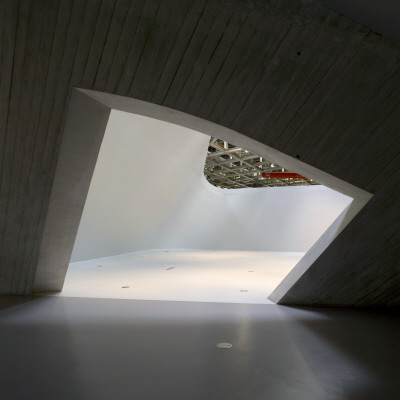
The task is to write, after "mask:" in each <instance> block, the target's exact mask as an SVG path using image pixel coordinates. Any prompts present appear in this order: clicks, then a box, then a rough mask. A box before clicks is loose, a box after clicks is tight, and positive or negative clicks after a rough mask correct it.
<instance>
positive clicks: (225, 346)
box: [217, 343, 232, 349]
mask: <svg viewBox="0 0 400 400" xmlns="http://www.w3.org/2000/svg"><path fill="white" fill-rule="evenodd" d="M217 347H218V348H219V349H231V348H232V345H231V344H230V343H218V344H217Z"/></svg>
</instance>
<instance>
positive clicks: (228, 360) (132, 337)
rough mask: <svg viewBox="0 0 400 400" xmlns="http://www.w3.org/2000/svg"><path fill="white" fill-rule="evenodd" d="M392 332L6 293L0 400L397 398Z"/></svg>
mask: <svg viewBox="0 0 400 400" xmlns="http://www.w3.org/2000/svg"><path fill="white" fill-rule="evenodd" d="M399 328H400V325H399V319H398V318H395V317H394V315H387V314H386V315H385V314H378V313H374V312H372V311H370V312H366V311H361V310H358V311H356V310H346V309H341V310H338V309H324V308H319V309H314V310H310V309H308V310H307V309H300V308H297V309H296V308H289V307H283V306H277V305H256V304H222V303H189V302H160V301H136V300H111V299H79V298H67V297H44V298H40V297H39V298H21V297H19V298H18V297H16V296H14V297H8V298H7V297H5V296H3V297H0V342H1V343H2V347H1V357H0V387H1V398H2V399H4V400H27V399H32V400H39V399H40V400H41V399H58V400H110V399H115V400H132V399H135V400H136V399H138V400H160V399H165V400H188V399H190V400H205V399H206V400H244V399H246V400H381V399H382V400H398V398H399V396H398V395H399V392H400V375H399V374H400V369H399V368H398V366H399V363H398V354H399V351H400V348H399V340H398V338H399V333H400V332H399ZM218 343H230V344H232V348H231V349H220V348H218V347H217V344H218Z"/></svg>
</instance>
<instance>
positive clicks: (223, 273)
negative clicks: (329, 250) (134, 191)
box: [60, 249, 304, 304]
mask: <svg viewBox="0 0 400 400" xmlns="http://www.w3.org/2000/svg"><path fill="white" fill-rule="evenodd" d="M303 255H304V253H289V252H253V251H250V252H246V251H209V250H176V249H170V250H152V251H145V252H136V253H130V254H122V255H118V256H113V257H106V258H98V259H94V260H88V261H81V262H75V263H72V264H70V265H69V269H68V273H67V277H66V280H65V285H64V289H63V291H62V292H61V294H60V295H61V296H66V297H92V298H114V299H140V300H171V301H199V302H221V303H253V304H271V303H272V302H271V301H270V300H268V296H269V294H270V293H271V292H272V291H273V290H274V289H275V288H276V286H277V285H278V284H279V283H280V282H281V281H282V279H283V278H284V277H285V276H286V275H287V274H288V273H289V271H290V270H291V269H292V268H293V267H294V266H295V265H296V264H297V262H298V261H299V260H300V258H301V257H302V256H303Z"/></svg>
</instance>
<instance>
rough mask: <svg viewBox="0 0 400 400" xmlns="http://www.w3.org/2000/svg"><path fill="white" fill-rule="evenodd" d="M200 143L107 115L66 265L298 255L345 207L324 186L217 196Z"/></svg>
mask: <svg viewBox="0 0 400 400" xmlns="http://www.w3.org/2000/svg"><path fill="white" fill-rule="evenodd" d="M208 141H209V137H208V136H206V135H204V134H201V133H199V132H196V131H193V130H190V129H187V128H183V127H180V126H176V125H173V124H169V123H166V122H162V121H158V120H155V119H151V118H147V117H142V116H138V115H133V114H128V113H124V112H120V111H112V113H111V116H110V120H109V123H108V126H107V130H106V133H105V136H104V140H103V143H102V147H101V150H100V154H99V158H98V160H97V165H96V169H95V172H94V175H93V179H92V182H91V185H90V189H89V193H88V197H87V201H86V204H85V209H84V212H83V215H82V219H81V223H80V226H79V231H78V235H77V238H76V242H75V247H74V251H73V254H72V258H71V262H73V261H80V260H86V259H92V258H98V257H104V256H110V255H115V254H121V253H128V252H133V251H138V250H147V249H159V248H191V249H217V250H218V249H221V250H222V249H223V250H262V251H303V252H304V251H307V250H308V249H309V248H310V247H311V246H312V244H313V243H314V242H315V241H316V240H317V239H318V238H319V237H320V236H321V234H322V233H323V232H324V231H325V230H326V229H327V228H328V226H329V225H330V224H331V223H332V222H333V221H334V220H335V218H336V217H337V216H338V215H339V214H340V212H341V211H342V210H343V209H344V208H345V207H346V206H347V205H348V204H349V203H350V201H351V198H349V197H347V196H344V195H342V194H340V193H338V192H335V191H333V190H331V189H328V188H326V187H324V186H305V187H281V188H279V187H278V188H257V189H233V190H226V189H219V188H216V187H214V186H212V185H210V184H209V183H208V182H207V180H206V179H205V178H204V175H203V168H204V160H205V156H206V151H207V147H208Z"/></svg>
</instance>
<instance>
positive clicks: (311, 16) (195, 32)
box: [0, 0, 400, 306]
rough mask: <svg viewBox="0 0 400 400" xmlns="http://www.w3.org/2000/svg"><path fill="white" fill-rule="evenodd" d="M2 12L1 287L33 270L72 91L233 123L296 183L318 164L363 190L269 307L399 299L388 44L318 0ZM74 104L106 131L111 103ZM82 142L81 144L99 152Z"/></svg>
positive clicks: (38, 6)
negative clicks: (290, 171) (294, 163)
mask: <svg viewBox="0 0 400 400" xmlns="http://www.w3.org/2000/svg"><path fill="white" fill-rule="evenodd" d="M0 7H1V12H0V19H1V21H0V22H1V23H0V26H1V27H2V35H1V52H2V64H1V77H2V79H1V91H0V92H1V100H0V106H1V109H0V115H1V134H2V141H1V144H2V147H1V156H2V164H1V165H2V172H1V173H2V176H1V197H0V201H1V204H0V210H1V221H0V227H1V252H0V254H1V260H0V261H1V263H0V268H1V269H0V292H1V293H14V294H30V293H31V292H32V290H33V287H34V282H35V276H36V282H38V279H39V277H40V271H37V265H38V261H39V255H40V249H41V248H42V249H43V246H44V240H46V239H45V238H46V236H45V235H43V233H44V228H45V224H46V220H49V218H50V216H51V212H52V211H51V209H49V208H48V205H49V200H50V194H51V192H52V190H53V192H54V185H53V178H54V174H55V171H56V164H57V162H58V156H59V154H60V153H59V149H60V143H61V137H62V133H63V132H64V128H65V129H67V128H68V127H67V126H65V123H66V121H67V107H66V105H67V104H68V101H70V104H71V107H72V108H74V107H75V110H72V109H71V108H70V111H68V112H72V111H74V112H77V111H79V104H78V103H79V101H78V102H76V101H75V100H76V98H75V100H74V99H72V97H76V96H78V97H79V96H85V97H87V96H86V95H83V94H82V93H81V94H80V95H77V94H73V88H75V87H79V88H83V89H86V90H95V91H100V92H107V93H112V94H115V95H119V96H124V97H132V98H136V99H139V100H143V101H146V102H151V103H154V104H157V105H162V106H165V107H168V109H165V110H166V111H165V113H166V118H165V119H166V120H168V118H172V116H173V115H174V111H173V110H178V111H182V112H184V113H187V114H190V115H192V116H196V117H199V118H200V119H202V120H206V121H211V122H212V123H215V124H218V125H219V126H222V127H226V128H227V132H230V131H231V130H232V131H234V132H240V133H241V134H242V135H243V141H244V142H246V144H248V146H247V147H248V148H249V150H252V148H251V143H253V140H254V141H255V142H256V143H263V144H265V145H266V146H270V148H274V149H277V151H278V152H279V154H283V155H287V157H289V158H288V159H287V160H286V159H285V160H284V161H288V162H290V160H298V161H300V162H302V163H304V164H302V165H303V167H302V168H296V170H297V171H298V172H303V173H304V174H306V176H307V172H308V168H315V169H318V170H320V171H325V173H326V174H328V175H329V176H332V177H337V178H339V179H340V180H342V181H345V182H348V183H349V184H351V185H352V186H355V187H358V188H361V189H362V190H363V191H366V192H369V193H372V194H373V195H374V196H373V198H372V199H371V200H370V201H369V202H368V204H367V205H366V206H365V207H364V208H363V210H362V211H361V212H360V213H359V214H358V215H357V216H356V217H355V218H354V219H353V220H352V221H351V222H350V223H349V224H348V225H347V227H346V228H345V229H344V230H343V231H342V232H341V234H340V235H338V236H337V237H336V238H335V240H334V241H333V242H332V244H331V245H330V246H329V247H328V248H327V250H326V251H325V252H323V253H322V254H321V255H319V256H315V259H314V260H313V261H312V263H311V264H312V265H311V267H310V268H309V269H308V270H307V271H305V272H304V273H303V274H302V275H301V277H299V279H296V281H295V282H292V284H291V286H290V290H287V291H285V292H284V293H281V294H280V295H279V299H277V300H278V301H279V302H280V303H283V304H299V305H300V304H302V305H310V304H330V305H357V306H368V305H389V304H399V302H400V297H399V293H400V290H399V289H400V271H399V262H398V260H399V241H398V221H399V212H400V210H399V207H398V204H397V201H396V200H397V199H398V195H399V187H400V185H399V181H398V172H397V171H398V170H399V167H400V165H399V157H398V154H399V136H398V134H397V133H398V126H399V125H400V112H399V103H400V92H399V90H398V85H399V82H400V68H399V65H400V63H399V60H400V50H399V46H398V44H397V43H395V42H393V41H391V40H389V39H387V38H385V37H382V36H381V35H379V34H376V33H374V32H372V31H371V30H370V29H368V28H366V27H365V26H363V25H361V24H359V23H357V22H355V21H353V20H351V19H350V18H348V17H346V16H343V15H340V14H338V13H336V12H333V11H330V10H329V9H327V8H325V7H323V6H321V5H320V4H319V3H318V2H316V1H292V0H283V1H280V2H273V1H254V2H243V1H240V0H231V1H221V2H207V1H203V0H195V1H190V2H186V1H182V2H180V1H173V2H171V1H166V0H165V1H164V0H161V1H158V0H148V1H145V2H133V1H126V2H115V1H111V0H110V1H89V2H61V1H57V0H55V1H51V2H41V1H33V0H31V1H26V2H23V3H21V4H19V2H16V1H13V0H6V1H3V2H2V3H1V5H0ZM115 102H116V103H118V102H119V100H118V98H116V99H115ZM74 104H75V105H74ZM114 108H117V109H120V108H122V106H121V107H118V106H115V107H114ZM171 110H172V111H171ZM81 111H82V112H84V114H85V117H86V118H89V120H91V123H93V124H94V125H96V126H97V128H98V129H99V130H101V129H103V128H104V127H105V124H106V123H107V119H108V112H109V106H106V105H104V104H102V103H101V102H99V101H97V100H93V101H92V102H91V103H90V104H89V103H86V105H85V109H84V111H83V110H81ZM182 118H183V120H184V117H182ZM78 123H79V121H75V122H74V123H73V124H75V126H71V125H70V126H69V128H72V129H75V128H76V129H78V128H79V124H78ZM77 124H78V125H77ZM183 125H184V123H183ZM69 128H68V129H69ZM196 129H197V128H196ZM103 131H104V129H103ZM200 131H201V130H200ZM207 134H212V133H211V132H207ZM227 136H229V135H227ZM227 139H229V138H228V137H227ZM93 140H94V141H93V142H90V141H89V142H88V143H86V145H87V147H84V148H82V149H81V151H82V152H84V153H85V154H86V155H87V157H94V159H95V158H96V156H97V153H96V152H94V153H92V150H93V148H95V147H96V146H99V145H100V142H101V138H97V139H93ZM237 144H239V143H237ZM97 149H98V147H97ZM285 157H286V156H285ZM283 165H285V166H287V167H290V165H289V164H288V163H287V162H286V163H285V162H284V163H283ZM307 165H308V166H310V167H307ZM81 172H82V171H81ZM85 174H86V178H81V179H83V180H84V179H89V180H90V176H91V171H89V170H88V171H83V175H82V176H85ZM308 175H310V174H308ZM310 176H311V175H310ZM320 181H321V180H320ZM321 182H322V181H321ZM322 183H324V182H322ZM327 186H330V185H327ZM331 187H332V186H331ZM76 195H77V197H79V193H76ZM50 219H51V218H50ZM66 229H67V230H68V226H66ZM59 241H60V245H61V244H62V241H63V239H62V238H59ZM41 256H43V253H42V255H41ZM56 269H57V267H54V265H53V266H49V270H48V271H47V279H49V280H51V279H52V277H54V280H55V281H56V280H57V272H56V271H55V270H56Z"/></svg>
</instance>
